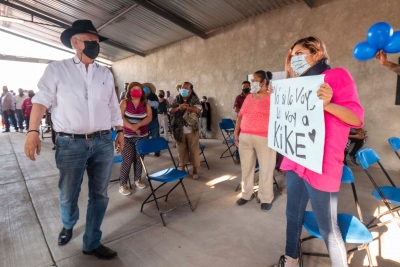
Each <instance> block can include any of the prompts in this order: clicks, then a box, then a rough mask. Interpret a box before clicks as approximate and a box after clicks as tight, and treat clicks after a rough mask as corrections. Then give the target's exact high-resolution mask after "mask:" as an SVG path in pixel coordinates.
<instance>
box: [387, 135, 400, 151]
mask: <svg viewBox="0 0 400 267" xmlns="http://www.w3.org/2000/svg"><path fill="white" fill-rule="evenodd" d="M388 141H389V145H390V147H391V148H392V149H393V151H394V152H397V150H399V149H400V138H398V137H390V138H389V139H388Z"/></svg>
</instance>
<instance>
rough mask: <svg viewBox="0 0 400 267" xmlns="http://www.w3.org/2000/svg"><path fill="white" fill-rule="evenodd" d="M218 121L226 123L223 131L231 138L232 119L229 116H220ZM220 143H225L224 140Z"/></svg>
mask: <svg viewBox="0 0 400 267" xmlns="http://www.w3.org/2000/svg"><path fill="white" fill-rule="evenodd" d="M219 122H222V123H226V124H227V125H228V126H227V129H225V133H226V135H227V138H228V139H230V138H232V137H233V133H234V132H235V124H234V123H233V120H232V119H229V118H222V119H221V120H220V121H219ZM222 143H223V144H225V140H224V141H223V142H222Z"/></svg>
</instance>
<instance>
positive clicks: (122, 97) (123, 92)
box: [119, 83, 129, 102]
mask: <svg viewBox="0 0 400 267" xmlns="http://www.w3.org/2000/svg"><path fill="white" fill-rule="evenodd" d="M128 85H129V83H124V91H122V92H121V94H120V96H119V102H121V101H122V100H124V99H125V96H126V91H128Z"/></svg>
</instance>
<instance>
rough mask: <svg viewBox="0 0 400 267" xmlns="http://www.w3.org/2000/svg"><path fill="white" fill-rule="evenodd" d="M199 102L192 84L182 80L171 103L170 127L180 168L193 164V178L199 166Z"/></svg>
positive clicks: (195, 176) (197, 176)
mask: <svg viewBox="0 0 400 267" xmlns="http://www.w3.org/2000/svg"><path fill="white" fill-rule="evenodd" d="M201 110H202V108H201V104H200V100H199V98H198V97H197V95H196V93H195V92H194V90H193V85H192V84H191V83H190V82H184V83H183V84H182V88H181V89H180V91H179V95H178V96H177V97H176V98H175V99H174V101H173V102H172V104H171V108H170V113H171V117H172V122H171V129H172V133H173V135H174V138H175V140H176V142H177V147H178V155H179V163H180V166H181V170H182V171H185V166H186V164H188V163H189V159H190V163H191V164H192V166H193V176H192V177H193V179H195V180H196V179H198V178H199V175H198V173H197V168H198V167H199V166H200V157H199V153H200V149H199V145H200V144H199V114H201Z"/></svg>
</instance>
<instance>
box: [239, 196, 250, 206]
mask: <svg viewBox="0 0 400 267" xmlns="http://www.w3.org/2000/svg"><path fill="white" fill-rule="evenodd" d="M247 202H248V200H246V199H243V198H239V199H238V200H237V201H236V205H238V206H242V205H244V204H246V203H247Z"/></svg>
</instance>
